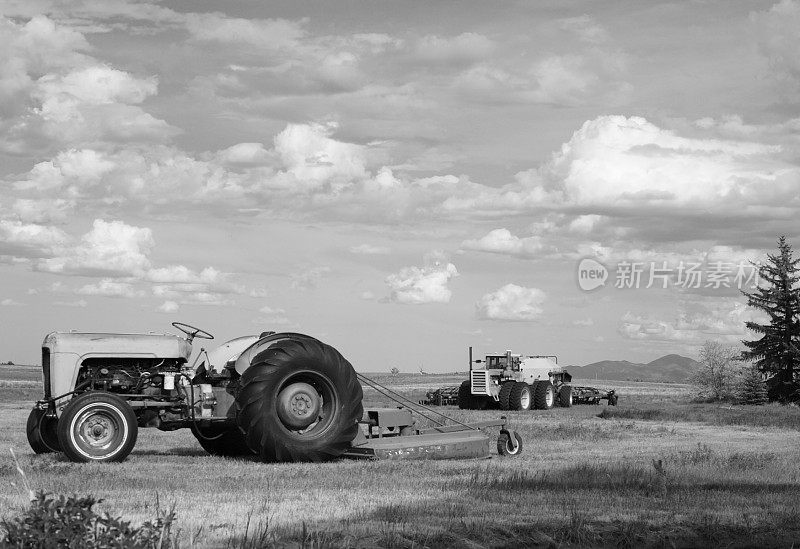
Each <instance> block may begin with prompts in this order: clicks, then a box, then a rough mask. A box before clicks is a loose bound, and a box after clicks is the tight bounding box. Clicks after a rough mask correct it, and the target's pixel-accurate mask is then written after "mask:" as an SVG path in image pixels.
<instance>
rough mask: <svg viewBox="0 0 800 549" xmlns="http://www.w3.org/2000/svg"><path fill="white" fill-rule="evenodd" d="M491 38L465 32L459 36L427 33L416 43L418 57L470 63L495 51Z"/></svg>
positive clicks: (450, 62)
mask: <svg viewBox="0 0 800 549" xmlns="http://www.w3.org/2000/svg"><path fill="white" fill-rule="evenodd" d="M494 48H495V45H494V42H492V40H491V39H489V38H487V37H486V36H484V35H482V34H477V33H474V32H465V33H462V34H459V35H457V36H438V35H427V36H424V37H422V38H420V39H419V41H418V42H417V45H416V51H415V54H416V57H417V58H418V59H421V60H424V61H428V62H434V63H448V64H452V63H469V62H474V61H478V60H480V59H484V58H486V57H488V56H489V55H490V54H491V53H492V52H493V51H494Z"/></svg>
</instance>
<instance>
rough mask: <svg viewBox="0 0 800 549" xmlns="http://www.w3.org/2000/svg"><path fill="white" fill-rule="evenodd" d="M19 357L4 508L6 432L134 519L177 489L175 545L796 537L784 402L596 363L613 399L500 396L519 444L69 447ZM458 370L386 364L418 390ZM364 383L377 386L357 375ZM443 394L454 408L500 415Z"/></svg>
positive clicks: (767, 542)
mask: <svg viewBox="0 0 800 549" xmlns="http://www.w3.org/2000/svg"><path fill="white" fill-rule="evenodd" d="M20 372H21V373H20V374H19V375H16V374H14V373H13V372H12V371H10V370H8V369H6V367H2V369H0V395H1V396H2V398H0V450H2V456H3V457H2V458H0V515H2V516H6V517H7V516H12V515H15V514H18V513H19V512H20V511H21V510H22V509H23V508H24V507H25V505H26V504H27V503H26V501H27V500H26V497H25V496H24V494H23V493H22V492H21V490H20V489H19V488H18V485H19V475H18V473H17V471H16V468H15V466H14V464H13V462H12V461H11V459H10V457H11V456H10V453H9V452H8V448H9V447H13V448H14V449H15V451H16V453H17V455H18V456H19V458H20V463H21V465H22V468H23V469H24V471H25V472H26V474H27V477H28V479H29V481H30V483H31V484H32V486H33V488H34V489H36V490H45V491H48V492H52V493H63V494H79V495H83V494H93V495H95V496H97V497H100V498H102V499H103V500H104V501H103V503H102V504H101V505H100V506H99V507H100V509H101V510H104V511H108V512H109V513H111V514H112V515H124V517H125V518H127V519H130V520H133V521H134V522H141V521H143V520H146V519H151V518H153V517H154V516H155V508H156V507H155V506H156V500H157V499H158V502H159V504H160V506H161V507H162V508H169V507H171V506H172V505H173V504H174V506H175V511H176V514H177V523H176V528H177V529H178V530H173V534H174V535H176V536H177V542H178V544H179V546H181V547H225V546H227V547H261V546H270V545H276V546H281V547H284V546H305V547H326V546H331V547H339V546H348V547H375V546H378V547H426V546H427V547H447V546H453V547H483V546H491V547H534V546H542V547H554V546H561V547H586V546H623V547H641V546H654V547H662V546H663V547H707V546H725V547H752V546H759V547H789V546H792V545H795V546H796V545H798V544H800V460H798V455H800V432H798V431H800V409H798V408H796V407H782V406H765V407H745V406H735V407H731V406H729V405H715V404H695V403H692V402H691V398H690V394H689V389H688V387H686V386H680V385H666V384H656V383H632V382H625V383H615V382H595V381H591V382H587V383H586V384H591V385H595V386H601V387H612V386H613V387H615V388H616V389H617V390H618V393H619V394H620V403H619V406H618V407H616V408H606V407H605V406H575V407H573V408H570V409H560V408H557V409H554V410H551V411H548V412H538V411H537V412H524V413H523V412H505V413H506V414H507V415H508V416H509V418H510V420H511V422H512V425H513V428H514V429H515V430H517V431H518V432H519V433H520V434H521V435H522V437H523V440H524V445H525V449H524V452H523V454H522V455H520V456H518V457H516V458H501V457H498V456H495V457H493V458H492V459H490V460H479V461H437V462H433V461H431V462H352V461H342V462H336V463H327V464H322V465H313V464H297V465H295V464H278V465H268V464H262V463H257V462H252V461H243V460H230V459H223V458H217V457H211V456H208V455H206V454H205V453H204V452H203V451H202V450H201V448H200V446H199V445H198V444H197V443H196V442H195V440H194V439H193V437H192V435H191V434H190V433H189V432H188V431H185V430H184V431H178V432H173V433H162V432H160V431H157V430H153V429H142V430H140V432H139V442H138V444H137V447H136V448H135V449H134V451H133V453H132V454H131V455H130V457H129V458H128V459H127V460H126V461H125V462H124V463H121V464H85V465H79V464H73V463H69V462H67V461H65V460H64V458H63V457H62V456H60V455H52V454H50V455H41V456H37V455H34V454H33V453H32V452H31V451H30V449H29V448H28V445H27V442H26V440H25V429H24V426H25V419H26V417H27V414H28V411H29V409H30V405H31V402H32V401H33V400H35V399H36V398H37V397H38V395H39V392H40V389H39V381H38V370H35V369H34V370H30V371H28V370H20ZM460 380H461V378H460V377H458V376H432V375H428V376H420V375H401V376H397V377H389V376H386V377H385V378H384V379H382V380H381V381H383V382H388V383H390V384H391V385H392V386H393V387H394V388H395V389H396V390H399V391H402V392H403V393H404V394H407V395H408V396H409V397H411V398H413V399H418V398H422V396H423V395H424V392H425V389H427V388H432V387H436V386H438V385H447V384H456V383H457V382H458V381H460ZM578 384H580V382H578ZM365 399H366V403H367V405H369V404H382V403H381V402H380V399H379V398H378V395H377V394H376V393H375V392H374V391H372V390H370V389H367V390H365ZM443 410H444V411H447V412H448V413H450V414H452V415H453V417H455V418H457V419H459V420H462V421H464V420H470V419H474V420H479V419H490V418H495V417H498V416H499V415H500V412H498V411H483V412H467V411H460V410H457V409H454V408H452V407H446V408H443ZM601 412H602V414H601ZM598 415H602V416H603V417H598ZM494 434H495V435H496V433H494ZM653 460H661V463H662V466H663V472H664V474H663V475H662V474H661V473H659V472H658V471H657V470H656V469H655V468H654V466H653ZM12 483H13V484H12ZM15 485H17V486H15Z"/></svg>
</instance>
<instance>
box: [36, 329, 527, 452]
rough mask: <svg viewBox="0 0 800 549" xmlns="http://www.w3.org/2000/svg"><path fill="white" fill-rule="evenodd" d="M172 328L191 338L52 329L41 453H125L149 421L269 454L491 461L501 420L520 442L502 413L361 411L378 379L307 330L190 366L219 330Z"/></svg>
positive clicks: (222, 348) (505, 437) (216, 448)
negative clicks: (196, 347)
mask: <svg viewBox="0 0 800 549" xmlns="http://www.w3.org/2000/svg"><path fill="white" fill-rule="evenodd" d="M172 325H173V326H174V327H175V328H177V329H178V330H180V332H182V333H183V335H174V334H168V333H165V334H155V333H152V332H151V333H148V334H109V333H76V332H53V333H50V334H48V335H47V336H46V337H45V339H44V343H43V344H42V375H43V382H44V399H43V400H40V401H38V402H37V403H36V404H35V406H34V408H33V409H32V410H31V412H30V415H29V417H28V421H27V429H26V430H27V435H28V442H29V443H30V445H31V448H32V449H33V450H34V452H36V453H46V452H63V453H64V454H65V455H66V456H67V457H68V458H69V459H70V460H72V461H77V462H106V461H122V460H124V459H125V458H126V457H127V456H128V454H130V452H131V451H132V450H133V447H134V445H135V444H136V439H137V434H138V430H139V428H142V427H155V428H158V429H160V430H162V431H173V430H175V429H180V428H189V429H190V430H191V432H192V434H193V435H194V436H195V437H196V438H197V441H198V442H199V443H200V446H202V447H203V448H204V449H205V450H206V451H208V452H209V453H211V454H215V455H221V456H254V457H257V458H260V459H261V460H263V461H268V462H297V461H314V462H318V461H327V460H330V459H334V458H337V457H339V456H347V457H353V458H367V459H417V458H421V459H444V458H453V457H471V458H475V457H488V452H489V436H488V435H487V434H486V433H484V432H483V431H481V429H485V428H487V427H493V426H499V427H501V431H500V436H499V438H498V451H499V452H500V453H502V454H505V455H515V454H517V453H518V452H519V450H520V449H521V447H522V445H521V440H520V438H519V436H518V435H517V434H516V433H514V432H513V431H507V430H506V429H505V428H504V427H505V424H506V421H505V418H502V419H500V420H496V421H488V422H482V423H480V424H472V425H467V424H463V423H461V424H459V425H445V423H444V422H439V423H438V424H437V425H436V426H434V427H431V428H427V429H421V428H417V426H416V421H415V419H414V418H413V416H412V414H411V411H410V410H409V409H406V408H379V409H372V410H367V411H366V413H364V407H363V405H362V398H363V390H362V386H361V383H360V382H359V378H361V379H363V380H364V381H366V382H368V383H371V384H375V383H374V382H372V381H371V380H369V379H368V378H364V377H363V376H361V375H360V374H357V373H356V371H355V370H354V369H353V367H352V365H351V364H350V363H349V362H348V361H347V360H346V359H345V358H344V357H343V356H342V355H341V354H340V353H339V352H338V351H337V350H336V349H334V348H333V347H331V346H330V345H327V344H325V343H323V342H321V341H319V340H317V339H315V338H313V337H311V336H308V335H303V334H297V333H288V332H287V333H275V332H264V333H262V334H260V335H258V336H256V335H252V336H244V337H239V338H235V339H232V340H230V341H228V342H226V343H223V344H222V345H219V346H218V347H216V348H215V349H213V350H211V351H206V350H204V349H200V351H199V353H197V355H196V356H195V358H194V360H192V361H191V362H190V358H191V357H192V354H193V353H192V347H193V343H194V341H195V340H197V339H213V338H214V337H213V336H212V335H211V334H210V333H208V332H206V331H205V330H201V329H200V328H196V327H194V326H190V325H188V324H184V323H181V322H173V323H172ZM375 385H377V384H375ZM379 387H380V386H379ZM383 389H385V388H383Z"/></svg>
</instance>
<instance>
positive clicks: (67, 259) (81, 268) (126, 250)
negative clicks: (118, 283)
mask: <svg viewBox="0 0 800 549" xmlns="http://www.w3.org/2000/svg"><path fill="white" fill-rule="evenodd" d="M153 246H155V241H154V240H153V233H152V231H151V230H150V229H148V228H142V227H135V226H132V225H126V224H125V223H123V222H122V221H110V222H107V221H105V220H103V219H95V221H94V223H93V224H92V230H91V231H89V232H88V233H86V234H85V235H83V237H82V238H81V242H80V243H79V244H78V245H76V246H74V247H72V248H70V249H68V250H65V251H64V252H63V253H62V254H60V255H59V256H58V257H53V258H49V259H44V260H42V261H41V262H40V263H39V265H38V268H39V269H40V270H43V271H47V272H51V273H61V274H74V275H84V276H98V275H101V276H102V275H104V276H141V275H142V274H143V273H144V272H146V271H147V270H148V269H149V268H150V260H149V258H148V255H149V254H150V251H151V249H152V248H153Z"/></svg>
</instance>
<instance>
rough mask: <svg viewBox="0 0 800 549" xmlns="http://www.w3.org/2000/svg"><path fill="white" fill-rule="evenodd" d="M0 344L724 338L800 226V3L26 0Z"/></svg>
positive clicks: (668, 348) (570, 350)
mask: <svg viewBox="0 0 800 549" xmlns="http://www.w3.org/2000/svg"><path fill="white" fill-rule="evenodd" d="M0 44H2V45H3V46H2V48H0V361H7V360H11V361H14V362H17V363H34V364H35V363H38V361H39V359H40V346H41V341H42V339H43V338H44V336H45V335H46V334H47V333H49V332H51V331H56V330H58V331H63V330H70V329H74V330H80V331H107V332H136V333H146V332H150V331H154V332H164V331H169V330H172V328H171V327H170V322H172V321H182V322H187V323H189V324H192V325H196V326H199V327H201V328H203V329H205V330H207V331H209V332H211V333H213V334H214V335H215V336H216V338H217V341H215V342H210V343H209V344H206V347H207V348H211V347H213V346H214V345H215V344H216V343H218V342H219V343H221V342H223V341H225V340H228V339H231V338H234V337H238V336H241V335H248V334H253V333H260V332H262V331H265V330H275V331H296V332H303V333H308V334H310V335H313V336H315V337H318V338H320V339H322V340H323V341H326V342H328V343H330V344H332V345H334V346H335V347H336V348H338V349H339V350H340V351H341V352H342V353H343V354H344V355H345V356H346V357H347V358H348V359H349V360H350V361H351V362H352V363H353V365H354V366H355V368H356V369H357V370H360V371H373V372H374V371H388V370H389V369H391V368H393V367H398V368H399V369H400V370H401V371H408V372H416V371H418V370H420V369H422V370H424V371H426V372H452V371H456V370H460V371H463V370H465V369H466V367H467V356H468V354H467V353H468V347H469V346H473V347H474V348H475V353H476V355H481V354H485V353H490V352H496V351H505V350H506V349H512V350H514V351H515V352H519V353H523V354H554V355H557V356H558V357H559V360H560V362H561V363H564V364H576V365H577V364H586V363H590V362H594V361H599V360H605V359H627V360H631V361H650V360H653V359H655V358H658V357H659V356H662V355H664V354H667V353H680V354H684V355H687V356H696V354H697V350H698V348H699V346H700V345H701V344H702V343H703V342H704V341H706V340H715V341H721V342H724V343H726V344H731V345H736V344H737V343H738V342H739V341H740V340H741V339H743V338H748V337H751V335H752V334H748V332H747V331H746V330H745V328H744V322H745V321H746V320H758V318H759V317H758V315H757V313H756V312H755V311H754V310H752V309H750V308H748V307H747V306H746V300H745V298H744V297H743V296H742V294H741V293H740V289H745V290H747V289H750V288H752V287H753V285H754V284H757V283H758V280H757V277H756V276H754V275H755V269H754V268H753V266H752V264H751V263H750V262H756V263H757V262H759V261H763V260H764V258H765V254H766V253H767V252H770V251H772V250H774V249H775V246H776V240H777V238H778V236H779V235H781V234H785V235H786V236H787V237H788V239H789V241H790V243H794V244H795V245H796V246H800V215H798V214H800V1H791V0H782V1H781V2H778V3H775V2H771V1H768V2H763V1H728V0H725V1H722V0H720V1H714V0H708V1H699V0H698V1H693V2H684V1H675V2H662V1H656V0H653V1H647V2H642V1H618V2H590V1H588V0H574V1H572V0H557V1H556V0H553V1H543V2H524V1H517V2H514V1H503V2H484V1H477V0H476V1H458V2H455V1H447V0H442V1H437V2H399V1H398V2H385V1H371V2H366V1H330V0H325V1H314V0H309V1H305V2H294V1H286V2H283V1H281V2H275V1H261V0H259V1H255V0H249V1H243V0H232V1H229V2H224V3H222V2H208V1H175V2H167V1H164V2H145V1H137V2H130V1H124V0H94V1H92V0H84V1H70V2H62V1H50V0H25V1H15V0H0Z"/></svg>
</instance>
